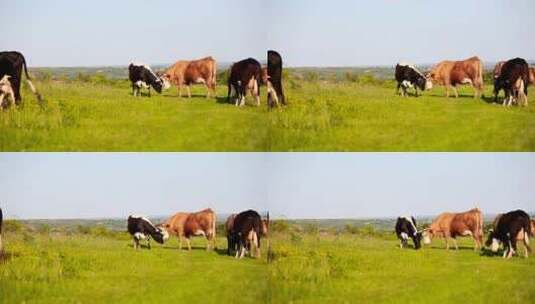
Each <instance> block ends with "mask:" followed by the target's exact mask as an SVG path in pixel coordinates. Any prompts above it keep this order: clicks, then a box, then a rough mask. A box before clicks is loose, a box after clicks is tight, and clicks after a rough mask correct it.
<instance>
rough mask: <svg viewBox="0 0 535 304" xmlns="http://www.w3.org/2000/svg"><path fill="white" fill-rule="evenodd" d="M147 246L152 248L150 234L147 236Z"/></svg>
mask: <svg viewBox="0 0 535 304" xmlns="http://www.w3.org/2000/svg"><path fill="white" fill-rule="evenodd" d="M147 248H149V249H150V236H147Z"/></svg>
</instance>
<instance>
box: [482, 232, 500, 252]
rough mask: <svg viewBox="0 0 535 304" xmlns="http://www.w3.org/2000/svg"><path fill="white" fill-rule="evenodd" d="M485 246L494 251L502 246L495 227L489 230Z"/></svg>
mask: <svg viewBox="0 0 535 304" xmlns="http://www.w3.org/2000/svg"><path fill="white" fill-rule="evenodd" d="M485 246H487V247H490V250H491V251H492V252H497V251H498V249H499V248H500V240H498V238H497V235H496V232H494V230H493V229H490V230H489V237H488V238H487V241H486V242H485Z"/></svg>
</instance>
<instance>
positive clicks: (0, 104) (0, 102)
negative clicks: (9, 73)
mask: <svg viewBox="0 0 535 304" xmlns="http://www.w3.org/2000/svg"><path fill="white" fill-rule="evenodd" d="M4 96H5V94H4V93H0V109H2V110H3V109H4Z"/></svg>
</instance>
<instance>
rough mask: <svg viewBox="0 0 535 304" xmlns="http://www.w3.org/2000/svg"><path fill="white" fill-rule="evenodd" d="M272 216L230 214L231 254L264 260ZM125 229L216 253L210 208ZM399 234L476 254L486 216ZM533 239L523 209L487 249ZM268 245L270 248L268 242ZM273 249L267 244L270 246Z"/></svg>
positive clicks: (499, 220)
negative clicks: (198, 239)
mask: <svg viewBox="0 0 535 304" xmlns="http://www.w3.org/2000/svg"><path fill="white" fill-rule="evenodd" d="M269 225H270V221H269V213H268V214H267V216H266V218H262V217H261V216H260V214H259V213H258V212H256V211H254V210H246V211H243V212H241V213H238V214H231V215H230V216H229V217H228V218H227V220H226V222H225V234H226V237H227V254H228V255H232V254H233V252H235V257H236V258H240V259H241V258H243V257H244V256H245V254H246V253H247V252H248V253H249V255H250V256H251V257H256V258H259V257H260V240H261V238H262V237H266V238H267V237H268V231H269ZM127 230H128V232H129V233H130V235H131V236H132V239H133V242H134V248H135V249H138V248H140V246H141V245H140V241H141V240H146V241H147V247H148V248H149V249H150V240H151V238H152V239H154V240H155V241H156V242H158V243H160V244H163V243H164V242H165V241H167V240H168V239H169V236H170V235H174V236H176V237H177V238H178V241H179V248H180V249H182V241H183V239H185V240H186V243H187V247H188V250H191V243H190V239H191V238H192V237H193V236H203V237H204V238H206V250H207V251H208V250H210V249H216V215H215V212H214V211H213V210H212V209H204V210H201V211H198V212H177V213H175V214H173V215H172V216H170V217H169V218H168V219H166V220H165V221H164V222H163V223H160V224H158V225H154V224H152V222H151V221H150V220H149V219H147V218H146V217H144V216H139V215H130V216H129V217H128V220H127ZM395 232H396V235H397V237H398V239H399V240H400V245H399V246H400V248H403V247H406V246H407V245H408V240H409V239H412V241H413V243H414V248H415V249H419V248H420V247H421V242H422V240H423V242H424V244H430V243H431V240H432V239H433V238H435V237H442V238H444V240H445V241H446V249H449V247H450V242H449V241H450V239H451V240H453V244H454V245H455V248H456V249H458V248H459V247H458V245H457V237H463V236H470V237H472V238H473V239H474V241H475V246H474V250H477V249H482V248H483V215H482V213H481V210H480V209H478V208H474V209H471V210H468V211H466V212H459V213H452V212H444V213H441V214H440V215H438V216H437V217H436V218H435V219H434V220H433V222H432V223H431V224H430V225H429V227H427V228H425V229H423V230H420V231H419V230H418V228H417V224H416V220H415V219H414V217H412V216H403V217H398V219H397V221H396V226H395ZM534 234H535V219H530V217H529V215H528V214H527V213H526V212H524V211H522V210H514V211H511V212H508V213H504V214H498V215H497V216H496V218H495V219H494V221H493V222H492V228H491V229H490V230H489V233H488V238H487V241H486V242H485V245H486V246H487V247H490V249H491V251H492V252H494V253H496V252H497V251H498V250H499V248H500V245H503V246H504V252H503V257H504V258H511V257H512V256H513V254H515V253H516V252H517V246H516V243H517V241H522V242H523V244H524V247H525V251H524V256H525V257H526V258H527V257H528V254H529V253H530V252H531V248H530V246H529V238H530V236H533V235H534ZM268 244H269V243H268ZM268 247H269V245H268ZM2 251H3V247H2V208H0V254H1V253H2Z"/></svg>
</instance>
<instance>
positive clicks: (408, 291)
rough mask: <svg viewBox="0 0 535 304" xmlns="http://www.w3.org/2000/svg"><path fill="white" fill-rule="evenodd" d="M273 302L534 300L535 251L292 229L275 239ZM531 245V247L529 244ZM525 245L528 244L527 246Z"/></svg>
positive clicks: (467, 242)
mask: <svg viewBox="0 0 535 304" xmlns="http://www.w3.org/2000/svg"><path fill="white" fill-rule="evenodd" d="M272 243H273V248H274V252H275V260H274V262H273V263H272V264H270V266H269V274H270V277H271V280H270V281H271V282H273V284H272V285H271V288H272V290H276V292H273V297H272V300H273V303H531V302H533V299H535V257H534V256H531V257H530V258H529V259H524V258H519V257H515V258H513V259H511V260H504V259H502V258H501V257H497V256H487V255H484V254H483V255H482V254H481V253H480V252H474V250H473V242H471V241H469V240H463V241H462V242H460V246H461V249H460V250H459V251H454V250H450V251H446V250H445V249H444V243H443V242H440V241H434V242H433V243H432V244H431V246H427V247H424V248H423V249H422V250H417V251H416V250H413V249H412V248H411V249H404V250H401V249H399V247H398V245H399V243H398V241H397V240H395V239H394V237H393V236H391V237H389V236H386V237H384V236H358V235H351V234H348V233H346V234H340V235H331V234H327V235H323V234H321V233H320V234H310V233H290V234H285V235H278V236H276V237H275V238H274V239H273V240H272ZM522 250H523V249H522ZM522 253H523V251H522Z"/></svg>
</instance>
